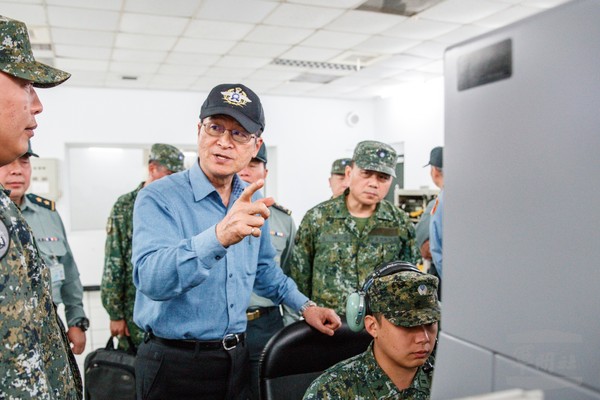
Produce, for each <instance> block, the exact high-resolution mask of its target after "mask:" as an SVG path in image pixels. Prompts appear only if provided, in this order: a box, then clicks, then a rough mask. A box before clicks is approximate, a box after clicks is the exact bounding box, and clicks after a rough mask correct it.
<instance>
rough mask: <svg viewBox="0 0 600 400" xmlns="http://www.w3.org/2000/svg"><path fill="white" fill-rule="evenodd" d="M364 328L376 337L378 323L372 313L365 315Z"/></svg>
mask: <svg viewBox="0 0 600 400" xmlns="http://www.w3.org/2000/svg"><path fill="white" fill-rule="evenodd" d="M365 329H366V331H367V332H369V335H371V336H373V338H377V335H378V334H379V323H378V322H377V319H375V317H374V316H372V315H365Z"/></svg>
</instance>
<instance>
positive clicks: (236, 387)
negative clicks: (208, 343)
mask: <svg viewBox="0 0 600 400" xmlns="http://www.w3.org/2000/svg"><path fill="white" fill-rule="evenodd" d="M135 376H136V387H137V399H138V400H167V399H177V400H184V399H190V400H192V399H194V400H196V399H215V400H216V399H219V400H224V399H226V400H230V399H235V400H246V399H248V398H249V396H250V390H249V382H250V364H249V361H248V348H247V347H246V344H245V343H240V344H238V345H237V347H235V348H234V349H231V350H225V349H222V348H221V349H211V350H204V349H185V348H177V347H172V346H168V345H165V344H163V343H159V342H157V341H155V340H153V339H148V340H145V341H144V342H143V343H142V344H141V345H140V346H139V348H138V352H137V357H136V361H135Z"/></svg>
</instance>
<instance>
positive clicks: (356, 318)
mask: <svg viewBox="0 0 600 400" xmlns="http://www.w3.org/2000/svg"><path fill="white" fill-rule="evenodd" d="M364 302H365V299H364V297H363V296H361V295H360V293H352V294H351V295H350V296H348V299H347V300H346V322H347V323H348V327H349V328H350V329H351V330H352V331H354V332H360V331H361V330H362V329H363V328H364V327H365V309H364V306H365V304H364ZM360 310H362V312H361V311H360Z"/></svg>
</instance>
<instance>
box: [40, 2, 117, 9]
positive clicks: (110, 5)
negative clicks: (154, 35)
mask: <svg viewBox="0 0 600 400" xmlns="http://www.w3.org/2000/svg"><path fill="white" fill-rule="evenodd" d="M46 4H48V5H51V6H66V7H76V8H94V9H98V10H113V11H120V10H121V7H122V5H123V0H102V1H98V0H46Z"/></svg>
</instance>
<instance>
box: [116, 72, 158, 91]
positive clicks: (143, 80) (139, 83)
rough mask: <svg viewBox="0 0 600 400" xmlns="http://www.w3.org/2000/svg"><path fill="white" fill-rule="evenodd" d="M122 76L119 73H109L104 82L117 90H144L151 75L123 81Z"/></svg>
mask: <svg viewBox="0 0 600 400" xmlns="http://www.w3.org/2000/svg"><path fill="white" fill-rule="evenodd" d="M123 76H124V74H121V73H119V72H115V73H111V74H109V75H108V77H107V78H106V81H107V83H109V84H110V85H111V87H115V88H119V89H145V88H146V85H148V82H149V81H150V78H151V76H152V75H151V74H146V75H137V79H135V80H132V79H123ZM127 76H129V74H127Z"/></svg>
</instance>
